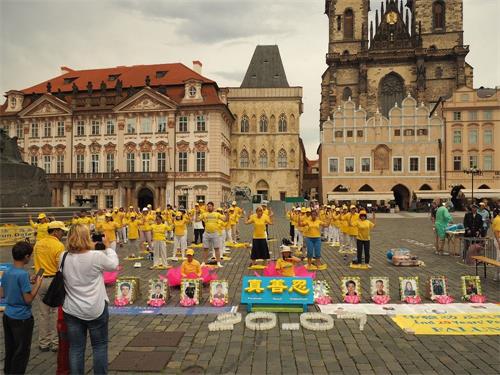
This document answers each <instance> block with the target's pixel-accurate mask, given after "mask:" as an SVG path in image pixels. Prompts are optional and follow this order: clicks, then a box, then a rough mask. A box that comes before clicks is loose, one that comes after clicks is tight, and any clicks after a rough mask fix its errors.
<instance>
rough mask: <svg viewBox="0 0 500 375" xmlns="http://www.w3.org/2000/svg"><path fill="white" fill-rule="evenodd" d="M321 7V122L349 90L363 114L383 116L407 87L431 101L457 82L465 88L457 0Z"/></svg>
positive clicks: (347, 1) (337, 2)
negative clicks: (324, 23)
mask: <svg viewBox="0 0 500 375" xmlns="http://www.w3.org/2000/svg"><path fill="white" fill-rule="evenodd" d="M325 13H326V15H327V16H328V19H329V30H328V33H329V45H328V53H327V55H326V63H327V65H328V68H327V69H326V71H325V72H324V73H323V76H322V84H321V98H322V99H321V107H320V126H321V127H322V124H323V122H324V121H326V120H327V119H328V118H329V117H330V115H331V114H332V112H333V111H334V110H335V109H336V108H337V107H338V106H339V105H341V103H342V101H346V100H348V99H349V97H350V98H351V99H352V100H353V101H354V102H355V103H356V104H357V105H358V106H361V107H362V108H364V109H365V110H366V111H367V112H368V116H370V115H371V114H373V113H375V112H377V111H380V112H381V113H382V114H383V115H385V116H387V114H388V112H389V109H391V108H392V107H394V105H395V104H396V103H397V105H398V106H400V105H401V101H402V99H403V98H404V97H406V96H407V94H408V93H410V94H411V95H412V96H413V97H414V98H416V99H417V100H418V102H419V103H420V102H423V103H425V104H430V105H432V104H433V103H436V102H437V101H438V99H439V97H440V96H443V97H448V96H450V95H451V94H452V92H453V91H454V90H455V89H456V88H458V87H460V86H464V85H467V86H470V87H472V67H471V66H470V65H468V64H467V63H466V62H465V57H466V55H467V53H468V52H469V46H466V45H463V5H462V0H447V1H444V0H406V3H405V4H403V1H402V0H385V1H382V2H381V3H380V6H379V7H378V8H377V9H375V10H374V11H373V10H371V9H370V1H369V0H326V2H325ZM373 13H374V14H373ZM369 15H370V19H371V20H370V21H369Z"/></svg>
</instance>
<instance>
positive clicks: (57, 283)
mask: <svg viewBox="0 0 500 375" xmlns="http://www.w3.org/2000/svg"><path fill="white" fill-rule="evenodd" d="M66 255H68V252H65V253H64V255H63V258H62V262H61V266H60V267H59V269H58V270H57V272H56V275H55V276H54V279H53V280H52V282H51V283H50V285H49V289H47V293H46V294H45V296H44V297H43V300H42V301H43V303H45V304H46V305H47V306H50V307H59V306H62V304H63V303H64V298H65V297H66V290H65V289H64V276H63V267H64V261H65V260H66Z"/></svg>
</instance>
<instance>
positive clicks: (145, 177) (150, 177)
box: [47, 172, 167, 182]
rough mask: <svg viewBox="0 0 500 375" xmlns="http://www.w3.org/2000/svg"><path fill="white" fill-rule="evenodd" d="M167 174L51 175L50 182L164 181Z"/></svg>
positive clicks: (49, 175)
mask: <svg viewBox="0 0 500 375" xmlns="http://www.w3.org/2000/svg"><path fill="white" fill-rule="evenodd" d="M166 179H167V172H111V173H49V174H47V180H48V181H49V182H67V181H68V182H70V181H71V182H77V181H99V182H107V181H164V180H166Z"/></svg>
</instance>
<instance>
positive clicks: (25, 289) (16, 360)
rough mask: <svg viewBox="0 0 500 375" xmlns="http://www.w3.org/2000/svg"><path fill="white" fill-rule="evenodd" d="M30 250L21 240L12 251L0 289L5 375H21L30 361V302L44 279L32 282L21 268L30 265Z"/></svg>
mask: <svg viewBox="0 0 500 375" xmlns="http://www.w3.org/2000/svg"><path fill="white" fill-rule="evenodd" d="M32 253H33V247H32V246H31V245H30V244H29V243H28V242H25V241H20V242H18V243H16V244H15V245H14V247H13V248H12V258H14V264H13V267H11V268H10V269H8V270H7V271H5V273H4V274H3V276H2V282H1V286H0V298H2V297H4V298H5V303H6V307H5V311H4V314H3V329H4V337H5V363H4V372H5V374H24V373H25V371H26V366H27V365H28V360H29V358H30V349H31V336H32V334H33V325H34V319H33V315H32V314H31V302H32V301H33V300H34V299H35V296H36V294H37V293H38V289H39V288H40V285H41V283H42V278H43V277H38V278H36V279H35V280H34V286H33V288H32V287H31V282H30V277H29V274H28V272H27V271H26V270H24V266H25V265H26V264H28V263H29V261H30V259H31V254H32Z"/></svg>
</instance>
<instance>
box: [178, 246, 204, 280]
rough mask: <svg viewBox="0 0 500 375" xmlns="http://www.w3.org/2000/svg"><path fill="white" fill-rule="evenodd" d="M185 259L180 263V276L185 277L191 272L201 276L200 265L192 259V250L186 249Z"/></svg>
mask: <svg viewBox="0 0 500 375" xmlns="http://www.w3.org/2000/svg"><path fill="white" fill-rule="evenodd" d="M186 256H187V259H186V260H184V261H183V262H182V265H181V276H182V277H184V278H185V277H187V276H189V275H191V274H195V275H196V276H198V277H201V265H200V262H198V261H197V260H196V259H194V250H193V249H188V250H187V251H186Z"/></svg>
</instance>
